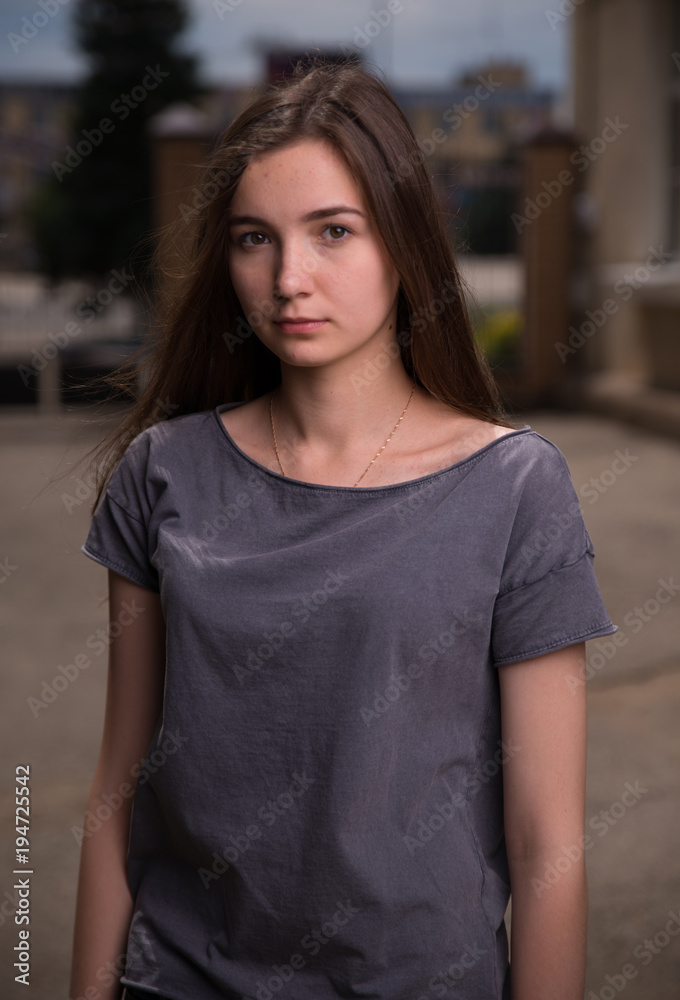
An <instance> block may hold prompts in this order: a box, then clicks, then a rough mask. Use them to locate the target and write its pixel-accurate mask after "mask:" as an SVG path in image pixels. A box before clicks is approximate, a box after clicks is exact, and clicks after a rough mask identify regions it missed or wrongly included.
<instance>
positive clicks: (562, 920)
mask: <svg viewBox="0 0 680 1000" xmlns="http://www.w3.org/2000/svg"><path fill="white" fill-rule="evenodd" d="M584 663H585V643H583V642H581V643H578V644H576V645H573V646H568V647H566V648H565V649H560V650H557V651H556V652H554V653H548V654H547V655H546V656H538V657H536V658H534V659H531V660H524V661H523V662H521V663H511V664H507V665H506V666H501V667H499V668H498V669H499V679H500V689H501V713H502V728H503V739H504V740H505V741H509V740H512V742H513V744H514V745H516V746H519V748H520V749H519V750H518V752H517V753H516V754H514V755H513V756H512V757H511V759H510V760H508V762H507V763H506V764H505V766H504V769H503V795H504V808H505V836H506V845H507V851H508V863H509V866H510V883H511V891H512V930H511V938H512V946H511V962H510V965H511V984H512V997H513V1000H546V998H547V997H550V1000H583V992H584V984H585V963H586V922H587V889H586V872H585V860H584V841H585V838H584V825H585V769H586V698H585V684H582V683H579V684H568V678H569V677H570V676H571V677H573V678H577V677H578V676H579V670H580V671H581V674H580V676H581V677H582V676H583V667H584Z"/></svg>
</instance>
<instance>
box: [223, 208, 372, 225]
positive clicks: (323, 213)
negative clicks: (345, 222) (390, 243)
mask: <svg viewBox="0 0 680 1000" xmlns="http://www.w3.org/2000/svg"><path fill="white" fill-rule="evenodd" d="M348 212H349V213H352V215H360V216H361V217H362V218H365V216H364V213H363V212H360V211H359V209H358V208H351V207H350V206H349V205H330V206H329V207H328V208H317V209H315V210H314V211H313V212H308V213H307V215H303V216H302V218H301V220H300V221H301V222H313V221H314V219H327V218H328V216H329V215H343V214H346V213H348ZM228 224H229V225H230V226H240V225H248V226H251V225H252V226H266V225H268V223H267V220H266V219H260V218H258V217H257V216H256V215H234V216H232V217H231V218H230V219H229V223H228Z"/></svg>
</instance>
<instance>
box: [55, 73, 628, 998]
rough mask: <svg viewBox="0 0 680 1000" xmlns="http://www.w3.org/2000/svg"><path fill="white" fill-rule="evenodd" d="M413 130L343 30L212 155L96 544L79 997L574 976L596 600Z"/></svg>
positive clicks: (541, 990) (355, 991)
mask: <svg viewBox="0 0 680 1000" xmlns="http://www.w3.org/2000/svg"><path fill="white" fill-rule="evenodd" d="M422 161H423V157H422V155H419V150H418V146H417V143H416V140H415V138H414V135H413V133H412V131H411V129H410V127H409V125H408V124H407V122H406V120H405V118H404V116H403V114H402V112H401V111H400V110H399V108H398V106H397V105H396V103H395V102H394V100H393V99H392V97H391V96H390V94H389V92H388V90H387V89H386V87H385V85H384V84H383V83H382V81H380V80H379V79H377V78H376V77H374V76H373V75H372V74H370V73H367V72H365V71H363V70H362V69H360V68H358V67H357V66H354V65H351V64H347V65H342V66H322V65H312V66H311V67H310V66H308V67H307V68H299V69H298V70H297V71H296V73H295V74H294V76H293V77H292V78H290V79H289V80H287V81H286V82H285V83H283V84H280V85H279V86H277V87H272V88H270V89H269V90H268V91H267V92H266V94H264V95H263V96H260V97H258V98H257V99H255V100H254V101H253V103H252V104H251V106H250V107H249V108H247V109H246V110H245V111H244V112H243V113H242V114H241V115H240V116H239V117H238V118H237V119H236V120H235V121H234V122H233V123H232V124H231V126H230V127H229V128H228V129H227V131H226V133H225V134H224V135H223V137H222V138H221V141H220V142H219V144H218V147H217V148H216V150H215V152H214V153H213V155H212V157H211V159H210V162H209V163H208V165H207V167H206V179H205V184H204V186H203V188H202V189H201V193H202V194H204V195H205V197H204V198H203V202H204V203H203V205H202V207H201V208H200V210H197V211H196V212H195V214H194V217H193V221H194V222H195V225H196V233H195V239H194V242H193V244H192V256H191V260H190V264H189V267H188V269H187V272H186V273H185V274H184V275H183V276H182V277H181V280H176V281H175V282H174V283H173V285H172V286H168V288H167V294H166V299H165V313H164V314H163V316H162V317H161V323H160V331H161V332H160V336H159V338H158V339H157V342H156V344H155V347H154V350H153V352H152V354H151V355H150V358H149V360H148V362H147V364H148V368H147V376H146V379H145V382H144V389H143V392H142V395H141V398H140V400H139V402H138V403H137V405H136V406H135V408H134V409H133V410H132V412H131V413H130V415H129V418H128V419H127V421H126V422H125V423H123V424H122V425H121V426H120V427H119V428H118V429H117V431H116V432H115V435H114V436H113V437H112V438H110V439H108V440H107V441H106V442H105V443H104V444H105V447H107V448H109V453H108V454H109V462H108V466H107V468H106V469H105V470H104V472H103V478H102V480H101V488H100V493H99V495H98V498H97V501H98V506H97V507H96V508H95V511H94V516H93V520H92V525H91V528H90V532H89V534H88V537H87V540H86V542H85V544H84V546H83V551H84V552H85V554H86V555H88V556H90V557H92V558H93V559H95V560H98V561H99V562H101V563H103V564H104V565H105V566H107V567H108V569H109V588H110V589H109V607H110V630H111V640H112V641H111V646H110V662H109V681H108V693H107V704H106V717H105V726H104V734H103V740H102V748H101V754H100V758H99V763H98V767H97V771H96V775H95V779H94V782H93V786H92V790H91V794H90V798H89V801H88V810H89V812H90V813H92V814H94V815H95V816H97V817H99V822H98V824H92V832H91V834H89V835H88V836H87V837H86V838H85V840H84V842H83V846H82V861H81V874H80V881H79V890H78V902H77V915H76V925H75V944H74V958H73V970H72V981H71V995H72V997H74V998H76V997H87V998H90V997H95V996H96V997H98V998H104V1000H110V998H114V997H116V998H117V997H118V996H119V995H120V990H121V988H122V986H125V987H126V990H127V994H126V995H127V996H128V997H130V998H141V1000H143V998H145V997H150V996H155V997H159V996H160V997H162V998H169V1000H221V998H230V1000H241V998H251V1000H272V998H286V1000H331V998H337V997H348V998H349V997H366V998H367V997H371V998H375V1000H433V998H435V997H459V998H462V997H465V998H470V1000H472V998H474V1000H482V998H489V1000H492V998H493V1000H501V998H503V1000H507V998H508V997H510V996H512V998H513V1000H545V998H546V997H548V996H549V997H550V998H551V1000H577V998H578V1000H580V998H581V997H582V995H583V988H584V965H585V934H586V887H585V870H584V863H583V850H582V845H583V827H584V780H585V779H584V774H585V695H584V691H585V686H584V684H583V683H582V682H581V680H580V678H581V677H582V673H583V666H584V641H585V640H586V639H588V638H592V637H596V636H603V635H607V634H609V633H611V632H613V631H615V626H614V625H612V623H611V622H610V620H609V618H608V616H607V613H606V611H605V609H604V607H603V603H602V600H601V596H600V593H599V590H598V586H597V583H596V579H595V576H594V573H593V568H592V558H593V549H592V545H591V541H590V538H589V536H588V533H587V531H586V529H585V526H584V523H583V520H582V517H581V514H580V509H579V505H578V501H577V499H576V494H575V491H574V488H573V486H572V483H571V479H570V476H569V470H568V467H567V464H566V461H565V459H564V457H563V456H562V454H561V453H560V452H559V451H558V449H557V448H556V447H555V446H554V445H553V444H551V443H550V442H548V441H547V440H546V439H545V438H543V437H541V436H540V435H539V434H537V433H535V432H534V431H532V430H531V429H530V428H529V427H528V426H525V427H522V428H520V429H518V430H515V429H513V428H512V426H511V425H510V424H509V423H507V422H506V421H505V420H504V419H503V417H502V414H501V410H500V406H499V403H498V399H497V395H496V392H495V389H494V385H493V381H492V379H491V376H490V373H489V371H488V369H487V366H486V364H485V362H484V360H483V358H482V357H481V356H480V354H479V352H478V350H477V348H476V346H475V342H474V339H473V335H472V332H471V329H470V323H469V320H468V315H467V312H466V307H465V303H464V299H463V296H462V293H461V282H460V278H459V275H458V271H457V268H456V264H455V261H454V259H453V255H452V250H451V247H450V245H449V241H448V239H447V236H446V230H445V226H444V223H443V220H442V216H441V213H440V212H439V210H438V208H437V205H436V201H435V198H434V195H433V191H432V186H431V182H430V179H429V176H428V173H427V169H426V166H425V164H423V162H422ZM188 214H191V213H188ZM185 221H186V220H183V221H182V222H181V224H180V226H185ZM189 221H191V220H189ZM161 404H163V406H164V407H165V410H166V414H167V411H170V412H171V413H172V416H170V418H169V419H162V416H161V415H159V408H160V407H161ZM133 804H134V808H133ZM565 859H566V863H565ZM554 873H558V877H555V874H554ZM511 892H512V965H511V967H510V965H509V961H508V942H507V936H506V931H505V924H504V913H505V910H506V907H507V904H508V899H509V896H510V893H511ZM88 991H89V992H88Z"/></svg>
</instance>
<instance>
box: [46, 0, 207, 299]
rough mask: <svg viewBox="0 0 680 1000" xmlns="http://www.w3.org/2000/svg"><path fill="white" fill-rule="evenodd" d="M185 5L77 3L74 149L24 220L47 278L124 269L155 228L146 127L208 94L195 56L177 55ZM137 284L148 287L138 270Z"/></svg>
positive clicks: (114, 0)
mask: <svg viewBox="0 0 680 1000" xmlns="http://www.w3.org/2000/svg"><path fill="white" fill-rule="evenodd" d="M186 21H187V11H186V8H185V5H184V2H183V0H79V2H78V4H77V6H76V8H75V9H74V19H73V23H74V28H75V37H76V42H77V44H78V46H79V47H80V48H81V49H82V50H83V51H84V52H85V53H87V55H88V56H89V58H90V72H89V74H88V76H87V78H86V79H85V80H84V81H83V83H82V84H81V86H80V87H79V89H78V91H77V94H76V102H75V106H74V112H73V116H72V122H71V141H70V142H69V144H68V146H67V147H66V148H65V149H64V152H63V155H61V156H59V157H58V159H56V160H55V161H54V162H53V164H52V174H51V175H50V177H49V179H48V180H47V182H46V183H45V185H44V186H43V187H42V189H41V190H40V191H39V192H38V195H37V197H36V198H35V200H34V202H33V205H32V207H31V209H30V210H29V219H30V221H31V222H32V227H33V234H34V239H35V244H36V249H37V252H38V256H39V259H40V261H41V269H42V270H44V272H45V273H46V274H47V275H48V276H49V277H50V278H51V279H52V280H53V281H57V280H59V279H61V278H65V277H72V276H77V277H86V278H90V279H94V280H100V279H101V278H103V277H104V276H105V275H106V274H107V273H108V272H110V271H111V270H112V269H113V268H120V267H124V266H125V265H126V264H127V263H129V261H130V258H131V255H132V254H133V253H134V252H135V249H136V248H138V245H139V242H140V240H141V239H142V238H143V237H145V236H147V235H148V234H149V232H150V230H151V228H152V219H151V200H150V198H151V193H152V192H151V147H150V140H149V136H148V130H147V122H148V120H149V118H150V117H151V116H152V115H155V114H157V113H158V112H159V111H161V110H162V109H163V108H164V107H165V106H166V105H168V104H172V103H174V102H176V101H187V100H191V99H192V98H194V97H196V96H199V95H201V94H203V93H205V92H206V88H205V87H204V86H203V85H202V84H201V83H199V82H198V80H197V78H196V57H195V56H193V55H186V54H183V53H181V52H178V51H177V41H178V37H179V35H180V34H181V32H182V31H183V29H184V27H185V24H186ZM135 266H136V269H135V271H134V272H133V273H135V277H136V278H137V280H138V281H139V282H140V284H146V282H147V279H148V275H147V273H146V271H145V269H144V265H143V264H141V271H140V264H139V262H135Z"/></svg>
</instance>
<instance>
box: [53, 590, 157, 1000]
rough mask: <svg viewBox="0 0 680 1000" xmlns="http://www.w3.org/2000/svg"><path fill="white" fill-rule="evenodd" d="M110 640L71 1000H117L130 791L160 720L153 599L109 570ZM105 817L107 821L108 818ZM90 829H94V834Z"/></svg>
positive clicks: (127, 915)
mask: <svg viewBox="0 0 680 1000" xmlns="http://www.w3.org/2000/svg"><path fill="white" fill-rule="evenodd" d="M109 621H110V623H114V622H119V623H120V624H121V625H122V631H121V632H120V634H119V635H118V636H116V637H115V638H111V640H110V645H109V668H108V682H107V693H106V710H105V716H104V731H103V736H102V743H101V749H100V753H99V760H98V763H97V769H96V772H95V775H94V780H93V782H92V787H91V790H90V795H89V798H88V801H87V809H88V811H89V812H90V813H92V814H94V815H95V816H97V815H98V813H97V808H98V807H99V806H104V807H105V809H104V810H103V811H101V812H100V813H99V815H100V816H104V817H105V818H104V819H103V821H101V822H99V825H96V824H94V823H92V824H90V827H91V830H92V832H88V831H87V830H85V831H84V834H83V842H82V847H81V855H80V871H79V876H78V894H77V899H76V917H75V927H74V935H73V959H72V964H71V983H70V997H71V998H72V1000H119V997H120V995H121V993H122V988H121V986H120V983H119V980H120V976H121V974H122V972H123V968H124V960H125V951H126V946H127V934H128V929H129V926H130V919H131V917H132V909H133V900H132V896H131V894H130V890H129V887H128V883H127V874H126V855H127V847H128V836H129V829H130V816H131V812H132V791H131V789H134V787H135V785H136V779H137V774H138V771H139V768H138V767H137V768H135V764H137V765H139V763H140V761H141V760H142V758H143V757H144V755H145V753H146V751H147V750H148V747H149V744H150V742H151V738H152V736H153V734H154V731H155V728H156V725H157V722H158V719H159V717H160V713H161V708H162V702H163V685H164V679H165V621H164V618H163V612H162V609H161V603H160V596H159V595H158V594H157V593H155V592H154V591H151V590H147V589H146V588H145V587H140V586H138V585H137V584H135V583H132V582H131V581H130V580H127V579H126V578H125V577H123V576H120V574H118V573H114V572H113V570H109ZM109 813H110V815H109ZM95 827H96V829H95Z"/></svg>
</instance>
